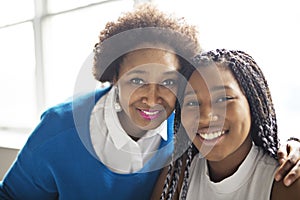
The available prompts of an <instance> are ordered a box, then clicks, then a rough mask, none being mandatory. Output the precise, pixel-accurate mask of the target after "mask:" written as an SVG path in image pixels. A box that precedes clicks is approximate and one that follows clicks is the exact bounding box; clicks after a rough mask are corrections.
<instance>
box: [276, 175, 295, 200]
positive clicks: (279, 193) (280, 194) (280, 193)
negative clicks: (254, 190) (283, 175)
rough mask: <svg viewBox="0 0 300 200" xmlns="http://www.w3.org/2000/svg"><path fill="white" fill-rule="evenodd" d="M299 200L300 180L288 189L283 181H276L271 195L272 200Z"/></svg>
mask: <svg viewBox="0 0 300 200" xmlns="http://www.w3.org/2000/svg"><path fill="white" fill-rule="evenodd" d="M284 199H289V200H299V199H300V179H298V180H296V181H295V182H294V183H293V184H292V185H291V186H289V187H286V186H285V185H284V184H283V182H282V181H280V182H276V181H274V183H273V187H272V193H271V200H284Z"/></svg>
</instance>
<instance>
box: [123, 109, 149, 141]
mask: <svg viewBox="0 0 300 200" xmlns="http://www.w3.org/2000/svg"><path fill="white" fill-rule="evenodd" d="M118 118H119V121H120V124H121V126H122V128H123V129H124V131H125V132H126V133H127V135H128V136H129V137H131V138H132V139H133V140H134V141H138V140H139V139H140V138H141V137H142V136H143V135H144V134H145V133H146V132H147V131H146V130H143V129H141V128H139V127H138V126H136V125H135V124H134V123H133V122H132V121H131V120H130V119H129V117H128V116H127V115H126V114H125V112H124V111H121V112H118Z"/></svg>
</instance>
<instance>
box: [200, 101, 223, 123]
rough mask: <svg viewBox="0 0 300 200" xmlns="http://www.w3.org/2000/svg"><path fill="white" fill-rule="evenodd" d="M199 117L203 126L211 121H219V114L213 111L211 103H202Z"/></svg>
mask: <svg viewBox="0 0 300 200" xmlns="http://www.w3.org/2000/svg"><path fill="white" fill-rule="evenodd" d="M199 118H200V120H199V124H200V125H201V126H207V125H209V124H210V123H211V122H215V121H217V120H218V119H219V116H218V114H216V113H214V112H213V109H212V107H211V105H201V108H200V116H199Z"/></svg>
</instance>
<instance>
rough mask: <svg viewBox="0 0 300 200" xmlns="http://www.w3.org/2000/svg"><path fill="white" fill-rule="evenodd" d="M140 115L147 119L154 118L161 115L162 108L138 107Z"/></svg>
mask: <svg viewBox="0 0 300 200" xmlns="http://www.w3.org/2000/svg"><path fill="white" fill-rule="evenodd" d="M138 112H139V113H140V115H141V116H142V117H143V118H144V119H146V120H154V119H157V118H158V117H159V116H160V113H161V110H150V109H138Z"/></svg>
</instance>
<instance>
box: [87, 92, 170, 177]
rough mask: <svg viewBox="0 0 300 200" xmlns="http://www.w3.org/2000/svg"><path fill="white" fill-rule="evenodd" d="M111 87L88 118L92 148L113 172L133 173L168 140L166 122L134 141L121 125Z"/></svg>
mask: <svg viewBox="0 0 300 200" xmlns="http://www.w3.org/2000/svg"><path fill="white" fill-rule="evenodd" d="M114 96H115V90H114V87H113V88H112V89H111V90H110V91H109V92H108V93H107V94H106V95H104V96H103V97H101V98H100V99H99V101H98V102H97V103H96V105H95V106H94V108H93V111H92V113H91V118H90V134H91V141H92V144H93V148H94V150H95V152H96V154H97V156H98V157H99V159H100V160H101V162H102V163H103V164H105V165H106V166H107V167H108V168H109V169H110V170H111V171H113V172H116V173H122V174H126V173H133V172H137V171H139V170H140V169H142V168H143V167H144V165H145V164H146V162H147V161H148V160H150V159H151V158H152V156H153V155H154V154H155V152H156V150H157V149H158V147H159V145H160V141H161V138H163V139H164V140H167V121H165V122H163V123H162V124H161V125H160V126H159V127H158V128H156V129H154V130H150V131H148V132H147V133H146V134H145V135H144V136H143V137H142V138H140V139H139V140H138V141H134V140H133V139H131V138H130V137H129V135H128V134H127V133H126V132H125V131H124V129H123V128H122V126H121V124H120V121H119V119H118V116H117V113H116V111H115V108H114V106H113V105H114V103H113V102H114V98H115V97H114Z"/></svg>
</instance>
